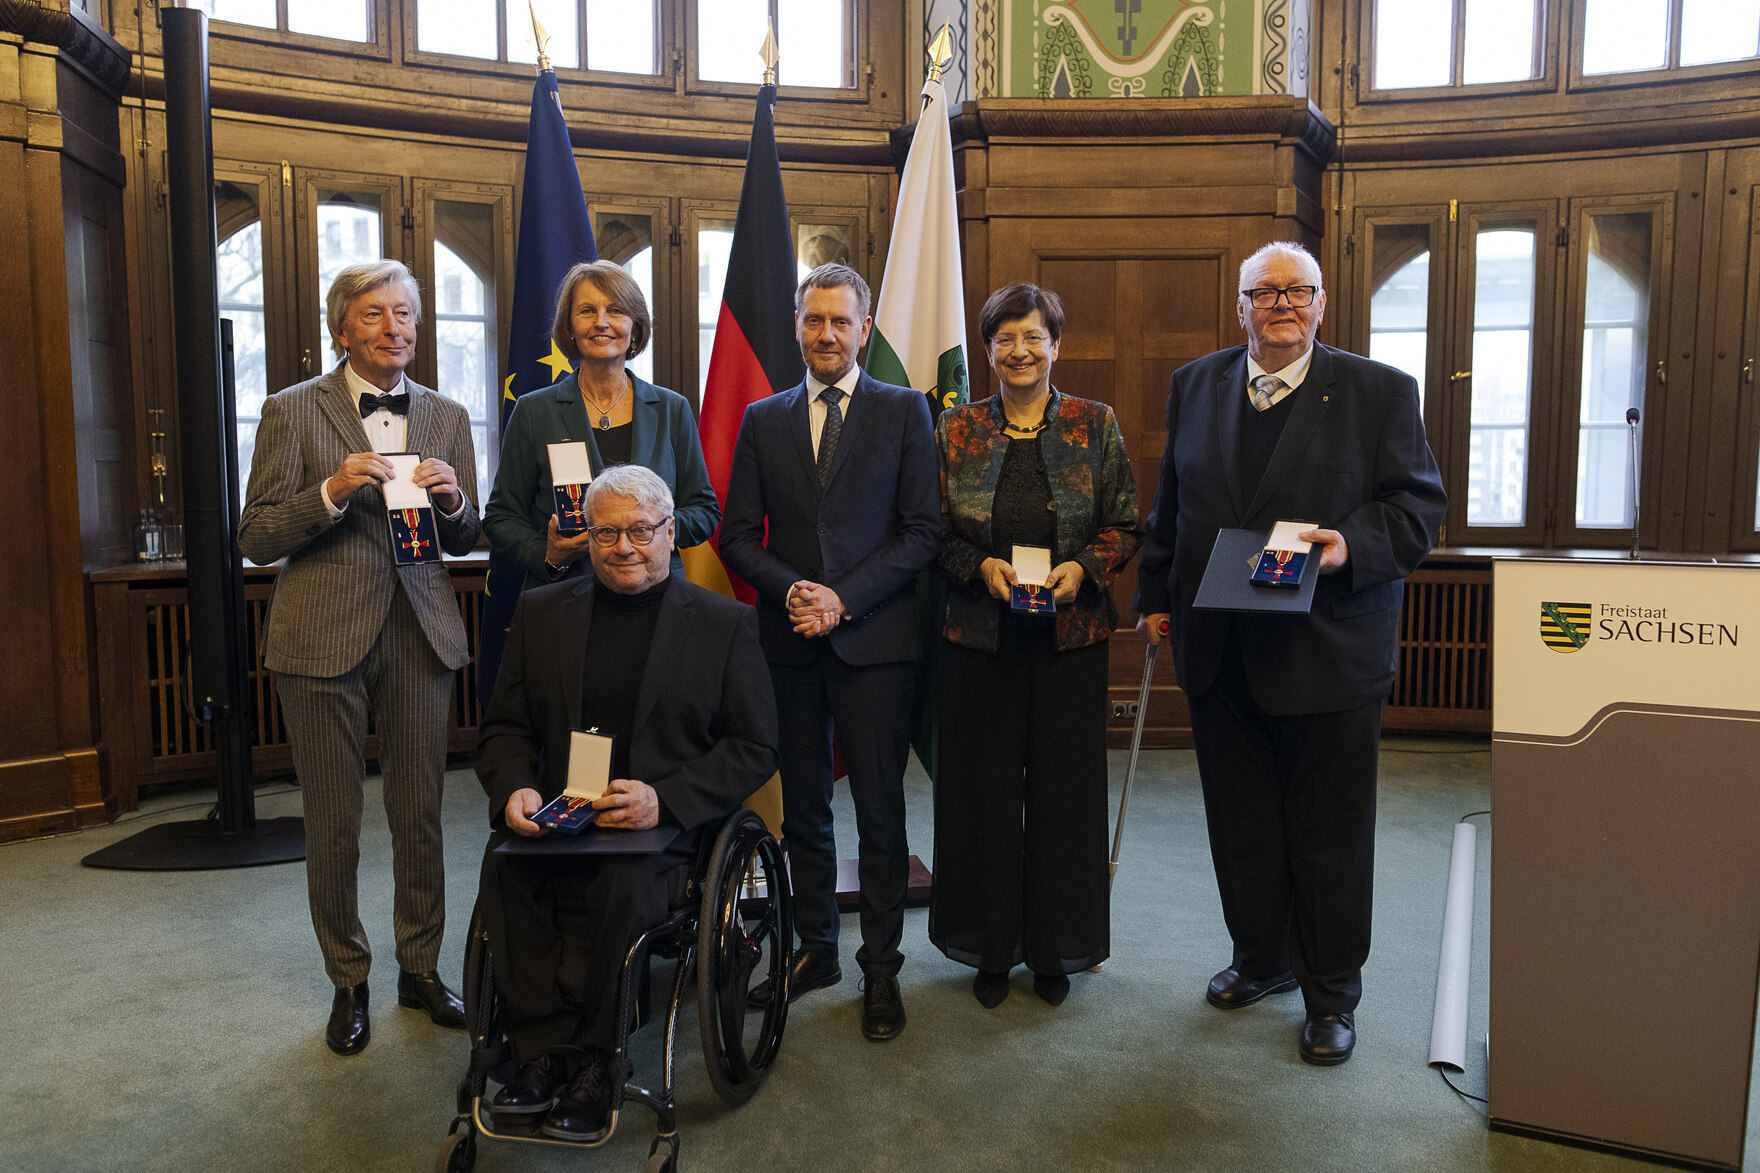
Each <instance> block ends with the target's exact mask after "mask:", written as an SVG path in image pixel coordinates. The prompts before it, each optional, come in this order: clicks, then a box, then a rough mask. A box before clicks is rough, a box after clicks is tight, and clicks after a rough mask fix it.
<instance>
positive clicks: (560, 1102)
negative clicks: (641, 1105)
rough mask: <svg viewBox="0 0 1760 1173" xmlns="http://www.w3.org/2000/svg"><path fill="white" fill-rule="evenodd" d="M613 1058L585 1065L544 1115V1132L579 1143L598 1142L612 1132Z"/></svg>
mask: <svg viewBox="0 0 1760 1173" xmlns="http://www.w3.org/2000/svg"><path fill="white" fill-rule="evenodd" d="M609 1066H610V1061H609V1060H606V1059H600V1060H599V1061H598V1062H596V1063H589V1064H588V1065H587V1066H586V1067H583V1068H582V1069H581V1071H580V1074H578V1075H576V1076H575V1077H574V1079H572V1080H571V1081H569V1085H568V1086H567V1087H566V1088H564V1089H563V1092H562V1094H561V1095H560V1096H558V1097H557V1098H556V1104H555V1106H554V1107H552V1108H551V1109H550V1114H549V1115H548V1116H546V1117H544V1126H543V1129H542V1131H543V1133H544V1135H545V1136H553V1137H555V1138H556V1139H557V1140H569V1141H574V1142H575V1143H576V1144H597V1143H598V1142H599V1141H602V1140H604V1139H605V1137H606V1136H607V1135H609V1134H610V1132H611V1076H610V1072H609V1070H608V1068H609Z"/></svg>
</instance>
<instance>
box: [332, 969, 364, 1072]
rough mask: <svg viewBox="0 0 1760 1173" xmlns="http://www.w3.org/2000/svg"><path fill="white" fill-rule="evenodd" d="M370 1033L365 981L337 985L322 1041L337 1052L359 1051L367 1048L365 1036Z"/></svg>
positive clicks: (345, 1053) (354, 1052)
mask: <svg viewBox="0 0 1760 1173" xmlns="http://www.w3.org/2000/svg"><path fill="white" fill-rule="evenodd" d="M372 1035H373V1028H372V1024H371V1023H369V1022H368V1021H367V983H366V982H362V983H361V984H360V985H358V986H337V987H336V1000H335V1001H333V1002H331V1003H330V1025H329V1026H328V1027H326V1028H325V1030H324V1042H325V1043H327V1044H329V1047H330V1049H331V1050H332V1051H335V1052H336V1053H337V1054H338V1055H358V1054H360V1053H361V1052H362V1051H364V1050H366V1049H367V1040H368V1039H370V1038H371V1037H372Z"/></svg>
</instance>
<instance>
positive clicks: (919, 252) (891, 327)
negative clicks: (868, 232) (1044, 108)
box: [867, 80, 970, 415]
mask: <svg viewBox="0 0 1760 1173" xmlns="http://www.w3.org/2000/svg"><path fill="white" fill-rule="evenodd" d="M923 97H924V98H926V99H928V100H927V102H925V103H924V106H923V113H922V116H921V117H919V118H918V119H917V133H916V137H915V138H914V139H912V140H911V153H910V156H909V157H908V158H907V159H905V162H904V175H903V176H902V177H901V178H900V179H899V181H898V211H897V213H896V214H895V215H894V216H893V218H892V244H891V247H890V249H889V250H888V251H887V254H886V275H885V276H884V277H883V278H882V279H881V282H880V305H879V308H878V309H876V310H875V311H874V334H873V337H872V339H870V340H869V343H868V362H867V371H868V373H869V374H870V375H873V376H874V377H875V378H876V379H880V380H883V381H885V382H888V383H896V384H898V385H899V386H902V387H912V388H915V389H916V390H918V391H921V392H922V393H923V394H925V395H927V396H928V397H929V410H930V411H931V412H932V413H933V414H935V415H940V414H941V409H942V408H944V407H955V406H958V405H959V404H961V403H964V402H966V400H967V398H968V395H967V388H968V386H969V384H970V377H969V375H968V373H967V367H966V310H965V279H964V275H963V270H962V267H961V265H960V247H959V216H958V213H957V212H956V211H955V209H954V201H953V192H954V187H953V136H952V135H951V134H950V133H949V131H948V126H947V94H946V93H945V92H944V91H943V90H942V88H941V83H940V82H939V81H933V80H931V81H929V82H928V83H927V84H925V85H924V86H923Z"/></svg>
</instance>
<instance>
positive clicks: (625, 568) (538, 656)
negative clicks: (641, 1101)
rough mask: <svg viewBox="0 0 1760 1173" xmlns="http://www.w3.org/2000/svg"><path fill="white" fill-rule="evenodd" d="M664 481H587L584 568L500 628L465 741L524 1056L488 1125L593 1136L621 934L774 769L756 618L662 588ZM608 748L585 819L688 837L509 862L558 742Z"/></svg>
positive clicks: (612, 1027)
mask: <svg viewBox="0 0 1760 1173" xmlns="http://www.w3.org/2000/svg"><path fill="white" fill-rule="evenodd" d="M672 511H673V506H672V494H671V493H670V492H669V491H668V490H667V488H666V484H665V482H663V481H662V480H661V479H660V478H659V477H658V476H656V475H655V474H654V473H652V472H650V471H649V470H647V469H646V468H642V467H640V466H638V465H628V464H626V465H618V466H615V467H612V468H610V469H607V470H605V471H604V472H603V473H601V474H600V475H599V476H598V478H597V479H595V480H594V481H593V482H592V483H591V485H590V486H589V487H588V489H587V493H586V513H587V517H588V518H589V526H590V528H589V530H588V533H589V534H590V535H591V540H590V541H589V543H588V549H589V551H590V556H591V559H592V566H593V573H592V574H591V575H587V576H585V577H579V578H574V579H570V580H568V581H565V582H560V583H555V584H553V585H550V586H546V587H540V588H538V589H536V590H529V591H527V592H525V594H524V595H523V596H522V597H521V599H520V601H519V607H518V609H517V610H516V612H515V613H514V619H513V626H512V629H511V630H510V632H509V634H508V639H507V649H506V652H505V654H504V658H503V659H502V662H501V671H500V676H499V678H498V680H497V682H496V687H495V696H494V699H493V701H492V702H491V704H490V706H489V710H488V712H487V713H486V714H485V715H484V718H483V722H482V729H481V734H480V738H479V740H478V743H477V759H476V768H477V776H478V778H479V779H480V780H481V781H482V784H483V789H484V790H485V791H486V792H487V793H488V795H489V821H490V824H491V825H492V826H493V827H494V828H495V833H494V835H493V837H492V838H491V840H490V843H489V850H488V852H487V853H486V854H485V856H484V863H483V880H482V890H481V895H480V897H479V906H480V909H481V912H482V916H483V921H484V924H485V925H486V926H487V929H488V932H489V935H490V940H491V946H492V951H493V955H494V959H495V960H494V964H495V981H496V986H497V988H498V989H499V991H500V993H501V1012H502V1022H503V1025H504V1027H505V1030H506V1034H507V1038H508V1041H509V1042H510V1043H511V1045H512V1048H513V1055H514V1060H515V1062H516V1063H517V1064H518V1069H517V1073H516V1074H515V1076H514V1078H513V1080H512V1082H510V1083H508V1084H507V1085H506V1086H505V1087H503V1088H502V1089H501V1091H500V1093H499V1094H498V1095H496V1097H495V1098H494V1100H493V1102H492V1105H491V1111H492V1112H493V1114H494V1115H495V1116H496V1117H497V1118H498V1119H501V1120H504V1121H513V1122H528V1123H531V1122H538V1121H540V1120H541V1121H542V1123H541V1129H542V1131H543V1132H544V1134H546V1135H548V1136H551V1137H555V1138H557V1139H560V1140H570V1141H580V1142H586V1143H591V1142H593V1141H596V1140H599V1139H601V1138H602V1137H604V1136H605V1134H606V1132H607V1130H608V1128H609V1118H610V1111H611V1102H612V1095H613V1083H614V1082H619V1081H621V1080H622V1079H623V1078H624V1077H625V1075H626V1074H627V1073H625V1072H617V1071H613V1070H611V1067H612V1055H613V1053H614V1052H615V1051H616V1049H617V1046H618V1043H619V1037H618V1034H619V1021H618V1015H619V1008H618V998H617V983H618V975H619V973H620V971H621V969H622V966H623V962H624V957H625V954H626V952H627V950H628V948H629V945H630V942H631V941H632V940H634V938H635V937H636V936H637V934H639V933H640V932H642V931H643V930H645V929H647V928H649V927H651V926H653V925H656V924H659V923H660V922H662V921H663V920H665V919H666V916H667V913H668V911H669V909H670V908H671V907H672V906H673V905H674V904H675V903H677V902H678V901H679V900H680V899H681V898H682V896H683V893H684V889H685V884H686V881H687V878H688V871H689V864H690V861H691V859H692V857H693V856H694V855H695V854H696V853H697V851H698V849H699V847H701V846H703V843H702V840H703V837H704V835H705V834H708V835H711V836H712V835H713V834H714V831H715V829H716V828H717V827H718V826H719V825H720V823H721V822H722V821H723V819H724V818H725V817H726V816H727V815H728V814H730V813H731V812H732V811H733V810H735V809H736V808H737V807H738V806H739V804H740V803H741V802H742V801H743V800H744V799H745V798H746V797H747V796H748V795H750V794H751V793H752V792H753V791H755V790H756V789H757V788H758V787H759V786H760V785H761V784H762V783H763V782H764V781H765V779H767V778H768V777H769V776H770V774H771V773H772V771H774V770H775V768H776V708H775V702H774V700H773V694H772V690H771V687H770V680H769V669H768V668H767V667H766V665H765V662H764V654H763V652H762V650H760V648H759V646H758V624H757V617H756V613H755V612H754V611H753V610H752V609H751V608H750V607H747V606H745V605H743V604H741V603H739V602H736V601H735V600H732V599H728V598H725V597H723V596H721V595H718V594H715V593H713V592H711V591H707V590H704V589H702V588H701V587H698V586H695V585H693V584H692V583H690V582H687V581H685V580H684V579H683V578H681V577H677V576H671V575H669V573H668V571H669V569H670V564H671V556H672V549H673V543H674V541H675V538H676V532H677V531H676V529H675V528H674V524H673V521H672ZM595 726H596V727H597V729H598V731H599V732H600V733H602V734H606V735H610V736H611V737H613V738H614V739H615V742H614V747H613V750H612V763H611V779H612V781H611V783H610V785H609V787H608V788H607V789H606V791H605V793H604V795H603V797H601V798H599V799H598V800H596V801H595V802H594V803H593V806H594V807H595V808H596V812H597V813H596V822H595V825H596V826H598V827H603V828H615V829H621V830H628V831H635V830H640V829H644V828H651V827H656V826H660V825H662V824H668V823H671V824H677V825H678V826H679V827H681V828H683V833H682V834H681V835H680V836H679V837H678V838H677V839H676V840H674V841H673V842H672V844H671V845H670V846H669V847H667V848H666V849H665V850H662V851H659V852H653V853H649V854H598V853H595V854H562V855H536V854H533V855H508V854H505V853H497V852H496V851H495V848H496V847H497V846H499V845H500V844H501V843H503V842H504V841H506V840H508V839H509V837H511V836H527V837H536V836H539V835H541V834H543V833H544V829H543V828H542V827H540V826H539V825H538V824H537V823H535V822H533V821H532V816H533V815H535V814H537V813H538V812H539V811H540V810H541V809H542V808H543V806H544V805H545V803H546V802H548V801H549V800H551V799H553V798H555V797H557V796H558V795H560V794H561V793H562V792H563V789H564V786H565V781H566V775H567V771H568V757H569V744H570V731H571V730H572V729H587V728H590V727H595Z"/></svg>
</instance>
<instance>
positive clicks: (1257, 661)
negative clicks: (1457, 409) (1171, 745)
mask: <svg viewBox="0 0 1760 1173" xmlns="http://www.w3.org/2000/svg"><path fill="white" fill-rule="evenodd" d="M1246 358H1247V350H1246V347H1244V346H1237V347H1234V348H1232V349H1229V350H1223V351H1218V352H1216V353H1215V354H1211V355H1208V356H1206V357H1204V358H1201V359H1198V360H1197V361H1196V362H1192V363H1189V364H1187V365H1186V366H1184V367H1181V368H1180V369H1179V370H1177V371H1175V372H1174V374H1173V380H1172V386H1171V388H1170V390H1169V393H1168V401H1167V451H1166V454H1165V455H1164V456H1163V458H1162V462H1161V481H1160V485H1159V487H1158V489H1157V491H1156V497H1155V507H1154V510H1153V512H1152V513H1151V514H1150V517H1149V524H1148V534H1147V538H1146V540H1145V542H1144V544H1143V554H1142V570H1141V575H1140V584H1139V587H1138V610H1139V611H1141V612H1143V613H1145V614H1152V613H1155V612H1163V611H1164V612H1168V614H1169V618H1170V621H1171V623H1172V632H1171V634H1170V635H1169V637H1168V638H1169V641H1170V642H1171V644H1172V646H1173V657H1174V665H1175V668H1176V670H1177V672H1178V674H1179V683H1180V687H1181V688H1182V689H1184V691H1185V693H1186V695H1187V698H1188V700H1189V702H1190V705H1191V713H1192V736H1193V739H1194V741H1195V743H1196V746H1197V750H1198V768H1199V774H1200V779H1201V782H1202V785H1203V789H1204V804H1205V813H1206V817H1207V819H1208V821H1209V826H1210V849H1211V855H1212V858H1213V861H1214V863H1215V866H1216V875H1217V883H1218V887H1219V888H1220V890H1221V896H1222V906H1223V916H1224V918H1225V920H1226V921H1227V922H1228V927H1229V933H1230V935H1231V936H1232V938H1233V940H1234V949H1235V956H1234V963H1235V967H1236V968H1237V969H1239V970H1240V971H1241V973H1242V974H1243V975H1245V976H1247V977H1249V978H1255V979H1260V978H1267V977H1270V976H1272V975H1275V974H1279V973H1282V972H1283V971H1284V970H1286V969H1293V970H1294V972H1295V975H1296V977H1297V978H1298V979H1299V980H1300V981H1301V985H1302V992H1303V995H1304V997H1305V998H1306V1000H1307V1003H1308V1009H1309V1010H1310V1011H1311V1012H1313V1013H1316V1014H1336V1013H1341V1012H1346V1011H1350V1010H1353V1009H1354V1008H1355V1007H1356V1004H1357V1000H1358V999H1359V998H1360V997H1361V992H1362V976H1361V970H1362V964H1363V961H1364V960H1365V959H1366V958H1367V957H1368V953H1369V920H1370V903H1371V893H1372V880H1373V872H1374V835H1375V770H1376V752H1377V745H1378V742H1379V737H1380V714H1381V703H1382V701H1383V700H1384V699H1385V698H1386V696H1387V692H1388V689H1389V688H1390V687H1391V686H1392V684H1393V676H1394V668H1395V657H1396V653H1397V650H1398V647H1397V645H1398V628H1399V611H1400V605H1401V602H1402V601H1403V598H1404V579H1405V576H1406V575H1407V574H1409V573H1410V572H1411V571H1413V570H1415V569H1416V568H1417V567H1418V565H1419V564H1420V563H1421V562H1422V561H1423V560H1424V556H1425V555H1426V554H1428V553H1429V551H1430V547H1431V544H1432V543H1433V542H1434V540H1435V537H1436V533H1437V530H1438V528H1439V527H1440V526H1441V524H1442V518H1443V512H1444V510H1445V509H1446V507H1447V495H1446V494H1445V493H1444V491H1443V488H1442V478H1441V475H1440V473H1439V472H1438V471H1437V467H1436V461H1435V458H1434V457H1433V456H1432V455H1431V453H1430V447H1429V444H1428V442H1427V441H1426V440H1425V437H1424V423H1423V418H1422V416H1421V415H1420V412H1419V406H1418V395H1417V385H1416V384H1415V383H1414V381H1413V380H1412V378H1411V377H1410V376H1409V375H1406V374H1405V373H1403V372H1401V371H1398V370H1396V369H1394V368H1393V367H1389V366H1385V365H1383V364H1381V363H1377V362H1373V361H1371V360H1369V359H1365V358H1360V357H1358V356H1357V355H1353V354H1349V353H1347V352H1345V351H1341V350H1335V349H1333V348H1332V347H1329V346H1321V345H1318V344H1316V345H1315V347H1314V356H1313V362H1312V365H1311V366H1310V367H1309V370H1308V374H1307V377H1306V378H1305V379H1304V380H1303V382H1302V384H1301V386H1300V387H1299V388H1297V389H1296V390H1295V392H1294V393H1293V403H1291V404H1289V407H1290V413H1289V416H1288V419H1287V422H1286V423H1285V425H1284V427H1283V430H1282V433H1281V435H1280V436H1279V437H1278V439H1277V442H1276V447H1275V448H1274V449H1273V450H1272V452H1271V456H1270V460H1269V462H1268V463H1267V465H1266V468H1265V472H1264V475H1263V476H1262V477H1261V478H1260V479H1259V482H1258V483H1257V484H1246V483H1244V480H1245V478H1244V477H1243V476H1242V475H1241V472H1240V467H1239V466H1240V457H1241V447H1242V428H1243V421H1244V420H1246V418H1247V416H1246V413H1247V412H1249V411H1251V410H1252V409H1251V408H1250V407H1249V406H1248V405H1247V391H1246V385H1247V372H1246ZM1280 520H1302V521H1309V522H1312V523H1313V524H1314V525H1316V526H1319V527H1323V528H1327V529H1335V530H1337V531H1338V532H1339V533H1341V534H1343V535H1344V539H1345V542H1346V544H1347V547H1348V550H1349V560H1348V561H1347V562H1346V564H1345V566H1344V567H1343V568H1342V569H1340V570H1338V571H1337V572H1336V573H1333V574H1328V575H1323V576H1322V577H1321V578H1320V579H1319V582H1318V585H1317V587H1316V589H1315V593H1314V605H1313V608H1312V610H1311V611H1310V612H1309V613H1308V614H1306V615H1236V614H1230V613H1226V612H1220V611H1198V610H1194V609H1193V607H1192V601H1193V599H1194V598H1195V596H1196V595H1197V591H1198V583H1199V580H1200V579H1201V578H1202V576H1203V572H1204V567H1205V565H1206V564H1207V563H1208V561H1209V557H1210V550H1211V547H1212V546H1213V545H1214V544H1215V540H1216V533H1217V531H1218V530H1220V529H1225V528H1242V529H1265V530H1269V529H1270V528H1271V525H1272V523H1274V522H1276V521H1280ZM1242 573H1243V574H1244V573H1245V570H1244V569H1243V570H1242Z"/></svg>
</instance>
